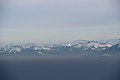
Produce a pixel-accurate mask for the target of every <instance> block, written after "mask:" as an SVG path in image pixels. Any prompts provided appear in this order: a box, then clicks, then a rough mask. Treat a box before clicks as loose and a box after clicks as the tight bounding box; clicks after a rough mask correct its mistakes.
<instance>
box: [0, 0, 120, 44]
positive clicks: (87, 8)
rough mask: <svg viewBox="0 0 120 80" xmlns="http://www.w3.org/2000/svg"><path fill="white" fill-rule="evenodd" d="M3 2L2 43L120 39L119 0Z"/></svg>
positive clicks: (0, 11) (1, 11)
mask: <svg viewBox="0 0 120 80" xmlns="http://www.w3.org/2000/svg"><path fill="white" fill-rule="evenodd" d="M3 1H4V2H2V1H0V5H1V6H0V42H20V43H21V42H39V43H53V42H55V43H56V42H66V41H73V40H79V39H88V40H103V39H111V38H120V10H119V7H120V6H119V5H120V2H119V0H3Z"/></svg>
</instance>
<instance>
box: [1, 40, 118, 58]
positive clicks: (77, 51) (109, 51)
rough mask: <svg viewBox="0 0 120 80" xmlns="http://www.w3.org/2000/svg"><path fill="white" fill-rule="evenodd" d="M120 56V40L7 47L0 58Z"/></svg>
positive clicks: (3, 48)
mask: <svg viewBox="0 0 120 80" xmlns="http://www.w3.org/2000/svg"><path fill="white" fill-rule="evenodd" d="M52 55H53V56H54V55H56V56H58V55H77V56H78V55H80V56H120V39H110V40H102V41H88V40H78V41H74V42H67V43H62V44H53V45H51V44H50V45H49V44H48V45H37V44H24V45H22V44H21V45H5V46H1V47H0V56H1V57H5V56H52Z"/></svg>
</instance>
